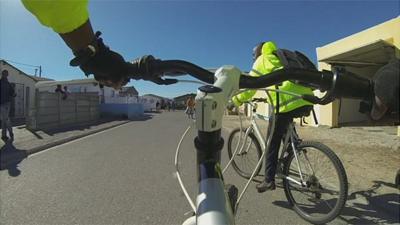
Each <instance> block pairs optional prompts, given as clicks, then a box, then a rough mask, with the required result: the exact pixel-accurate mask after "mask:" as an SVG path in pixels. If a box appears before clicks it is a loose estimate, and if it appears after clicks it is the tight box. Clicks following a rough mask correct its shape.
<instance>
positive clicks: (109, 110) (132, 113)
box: [100, 103, 144, 119]
mask: <svg viewBox="0 0 400 225" xmlns="http://www.w3.org/2000/svg"><path fill="white" fill-rule="evenodd" d="M100 113H101V115H102V116H126V117H127V118H129V119H132V118H134V117H138V116H142V115H143V114H144V109H143V105H142V104H139V103H131V104H114V103H111V104H100Z"/></svg>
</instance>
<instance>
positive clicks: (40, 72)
mask: <svg viewBox="0 0 400 225" xmlns="http://www.w3.org/2000/svg"><path fill="white" fill-rule="evenodd" d="M39 77H42V66H39Z"/></svg>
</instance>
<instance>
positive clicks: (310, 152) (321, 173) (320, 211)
mask: <svg viewBox="0 0 400 225" xmlns="http://www.w3.org/2000/svg"><path fill="white" fill-rule="evenodd" d="M297 152H298V154H297V158H298V159H297V160H296V158H295V155H294V154H293V152H291V153H290V154H289V156H288V158H287V160H286V163H285V164H284V168H283V174H284V176H289V177H290V178H292V179H294V180H296V181H300V180H301V177H303V181H304V183H303V185H301V184H298V183H296V182H294V181H292V180H289V179H287V178H283V187H284V190H285V195H286V197H287V199H288V201H289V203H290V204H291V205H292V207H293V209H294V210H295V211H296V213H297V214H299V215H300V216H301V217H302V218H303V219H305V220H307V221H308V222H311V223H313V224H325V223H328V222H329V221H331V220H333V219H335V218H336V217H337V216H338V215H339V214H340V212H341V210H342V209H343V207H344V204H345V203H346V200H347V192H348V183H347V176H346V172H345V170H344V167H343V165H342V163H341V162H340V160H339V158H338V157H337V156H336V155H335V153H334V152H333V151H332V150H331V149H330V148H329V147H327V146H326V145H323V144H321V143H318V142H302V143H301V144H300V145H299V146H298V147H297ZM299 168H300V169H299ZM299 171H301V173H300V172H299Z"/></svg>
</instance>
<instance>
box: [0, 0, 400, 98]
mask: <svg viewBox="0 0 400 225" xmlns="http://www.w3.org/2000/svg"><path fill="white" fill-rule="evenodd" d="M399 9H400V3H399V1H397V0H393V1H392V0H391V1H384V0H377V1H287V0H286V1H183V0H179V1H178V0H177V1H145V0H141V1H139V0H137V1H127V0H125V1H111V0H108V1H107V0H103V1H96V0H93V1H90V3H89V11H90V18H91V22H92V25H93V27H94V29H95V30H100V31H102V33H103V36H102V37H103V39H104V41H105V43H106V44H108V45H109V46H110V47H111V48H112V49H113V50H115V51H117V52H119V53H120V54H122V55H123V56H124V57H125V59H126V60H130V59H134V58H136V57H139V56H142V55H145V54H153V55H154V56H156V57H158V58H161V59H184V60H188V61H191V62H194V63H196V64H198V65H200V66H203V67H213V68H215V67H218V66H220V65H224V64H231V65H236V66H237V67H239V68H240V69H242V70H248V69H249V68H250V67H251V63H252V61H251V50H252V48H253V47H254V45H255V44H257V43H258V42H260V41H265V40H273V41H275V42H276V43H277V45H278V46H279V47H282V48H287V49H293V50H300V51H303V52H304V53H306V55H308V56H309V57H310V58H311V59H312V60H314V62H315V61H316V52H315V49H316V48H317V47H320V46H323V45H326V44H328V43H330V42H333V41H335V40H338V39H341V38H344V37H346V36H349V35H351V34H354V33H357V32H359V31H361V30H364V29H366V28H369V27H371V26H374V25H377V24H379V23H382V22H384V21H387V20H389V19H392V18H395V17H397V16H399V14H400V12H399ZM0 58H2V59H8V60H12V61H16V62H21V63H25V64H31V65H41V66H42V68H43V73H42V75H43V76H45V77H49V78H52V79H56V80H69V79H80V78H83V77H84V75H83V73H82V72H81V71H80V70H79V69H76V68H72V67H70V66H69V65H68V63H69V60H70V59H71V58H72V54H71V51H70V50H69V49H68V47H67V46H66V45H65V44H64V42H63V41H62V40H61V38H59V36H58V35H57V34H56V33H54V32H53V31H52V30H50V29H49V28H46V27H43V26H42V25H40V24H39V22H38V21H37V20H36V19H35V18H34V17H33V16H32V15H31V14H30V13H29V12H28V11H27V10H25V8H24V7H23V6H22V4H21V2H20V1H17V0H0ZM15 66H17V67H18V68H20V69H21V70H23V71H25V72H27V73H29V74H34V68H31V67H27V66H23V65H17V64H15ZM130 84H131V85H134V86H135V87H136V88H137V89H138V90H139V93H140V94H141V95H142V94H148V93H152V94H157V95H162V96H166V97H175V96H178V95H181V94H186V93H189V92H195V90H196V88H197V86H196V85H189V84H176V85H172V86H168V87H166V86H157V85H155V84H152V83H149V82H145V81H133V82H131V83H130Z"/></svg>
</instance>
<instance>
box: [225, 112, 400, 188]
mask: <svg viewBox="0 0 400 225" xmlns="http://www.w3.org/2000/svg"><path fill="white" fill-rule="evenodd" d="M224 122H225V123H224V128H225V129H228V130H229V129H233V128H235V127H239V121H238V117H236V116H226V117H225V121H224ZM259 125H260V126H261V127H262V128H263V131H265V127H266V123H265V122H262V121H261V122H259ZM388 130H390V131H391V132H388ZM393 130H394V129H393V127H392V128H388V127H344V128H332V129H331V128H328V127H309V126H308V127H305V126H304V127H300V126H297V131H298V133H299V136H300V138H302V139H303V140H314V141H319V142H322V143H323V144H325V145H327V146H329V147H330V148H331V149H332V150H334V152H335V153H336V154H337V155H338V157H339V158H340V160H341V161H342V163H343V165H344V167H345V170H346V173H347V177H348V181H349V194H350V193H355V192H360V191H362V192H366V191H367V192H373V194H374V193H376V194H378V193H379V194H384V193H399V189H397V188H395V187H394V182H395V176H396V172H397V170H399V169H400V137H398V136H396V134H395V132H392V131H393Z"/></svg>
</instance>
